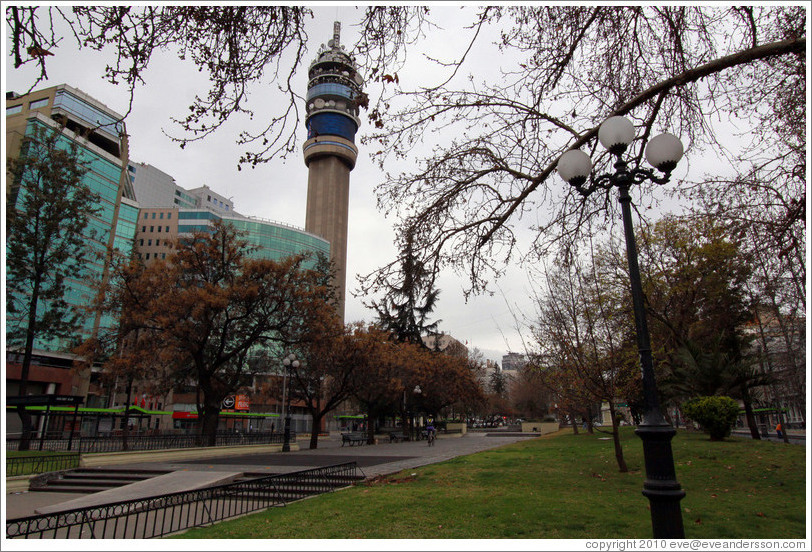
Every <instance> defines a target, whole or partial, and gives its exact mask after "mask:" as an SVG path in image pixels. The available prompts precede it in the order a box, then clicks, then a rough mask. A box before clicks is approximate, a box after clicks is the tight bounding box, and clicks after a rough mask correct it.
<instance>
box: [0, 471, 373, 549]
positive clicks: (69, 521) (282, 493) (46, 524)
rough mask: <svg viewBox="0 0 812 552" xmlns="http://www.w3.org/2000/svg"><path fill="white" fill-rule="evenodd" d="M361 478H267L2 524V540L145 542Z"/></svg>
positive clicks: (319, 474)
mask: <svg viewBox="0 0 812 552" xmlns="http://www.w3.org/2000/svg"><path fill="white" fill-rule="evenodd" d="M363 478H364V474H363V472H362V471H361V470H360V468H358V465H357V464H356V463H355V462H348V463H345V464H336V465H334V466H326V467H322V468H314V469H310V470H304V471H299V472H293V473H287V474H280V475H271V476H267V477H260V478H257V479H250V480H246V481H240V482H236V483H227V484H224V485H218V486H215V487H209V488H206V489H198V490H194V491H183V492H178V493H172V494H168V495H164V496H160V497H150V498H141V499H136V500H128V501H123V502H117V503H114V504H104V505H100V506H94V507H88V508H80V509H75V510H70V511H65V512H57V513H54V514H43V515H38V516H31V517H26V518H18V519H11V520H7V521H6V538H9V539H13V538H25V539H42V538H58V539H61V538H65V539H148V538H155V537H163V536H165V535H169V534H171V533H177V532H179V531H184V530H186V529H190V528H192V527H199V526H204V525H210V524H213V523H216V522H218V521H223V520H226V519H229V518H233V517H237V516H241V515H244V514H248V513H251V512H256V511H258V510H264V509H266V508H270V507H273V506H284V505H285V504H286V503H288V502H291V501H293V500H298V499H300V498H305V497H307V496H311V495H314V494H321V493H326V492H330V491H332V490H334V489H336V488H341V487H347V486H349V485H352V484H353V483H355V482H356V481H358V480H361V479H363Z"/></svg>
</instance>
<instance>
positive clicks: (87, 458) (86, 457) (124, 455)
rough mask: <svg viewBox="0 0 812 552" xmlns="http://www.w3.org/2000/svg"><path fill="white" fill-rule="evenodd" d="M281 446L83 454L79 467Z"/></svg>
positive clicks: (211, 455)
mask: <svg viewBox="0 0 812 552" xmlns="http://www.w3.org/2000/svg"><path fill="white" fill-rule="evenodd" d="M281 450H282V445H235V446H224V447H199V448H191V449H190V448H184V449H165V450H139V451H124V452H100V453H92V454H83V455H82V458H81V459H80V461H79V466H81V467H83V468H91V467H97V466H114V465H117V464H131V463H136V462H166V461H172V460H190V459H203V458H216V457H218V456H227V455H229V454H237V453H239V454H251V453H254V452H281ZM290 450H292V451H294V450H296V451H298V450H299V445H298V444H297V443H291V444H290Z"/></svg>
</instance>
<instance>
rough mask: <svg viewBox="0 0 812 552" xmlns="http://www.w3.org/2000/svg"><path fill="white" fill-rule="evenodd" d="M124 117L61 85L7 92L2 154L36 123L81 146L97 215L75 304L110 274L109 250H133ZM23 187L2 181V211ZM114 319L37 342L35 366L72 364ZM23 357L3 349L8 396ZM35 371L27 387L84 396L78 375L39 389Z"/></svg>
mask: <svg viewBox="0 0 812 552" xmlns="http://www.w3.org/2000/svg"><path fill="white" fill-rule="evenodd" d="M121 119H122V116H121V115H119V114H118V113H116V112H114V111H112V110H110V109H109V108H107V107H106V106H104V105H103V104H102V103H100V102H99V101H97V100H95V99H93V98H91V97H90V96H88V95H87V94H85V93H83V92H81V91H80V90H77V89H75V88H72V87H70V86H68V85H64V84H63V85H59V86H55V87H52V88H47V89H43V90H38V91H34V92H30V93H28V94H24V95H17V94H15V93H13V92H9V93H7V94H6V157H7V158H15V157H17V156H18V155H19V154H20V152H21V148H22V147H23V144H24V139H25V137H26V136H31V135H32V134H33V133H34V131H35V130H36V129H37V128H41V129H46V130H48V131H50V132H56V133H59V143H60V144H64V145H65V146H68V145H70V144H76V145H77V146H78V151H79V155H80V161H81V162H82V163H83V164H84V165H85V166H86V167H87V168H88V172H87V173H86V174H85V175H84V177H83V182H84V184H85V185H87V186H88V188H89V189H90V191H91V192H93V193H94V194H96V196H97V198H98V199H97V201H96V202H95V205H94V206H95V207H96V209H97V213H96V214H95V215H94V216H93V217H91V220H90V223H89V224H88V226H87V228H86V229H85V231H84V232H83V235H82V237H83V239H84V242H85V244H86V247H87V248H88V255H87V262H86V264H85V266H84V267H83V271H82V273H81V274H80V277H78V278H75V279H71V280H69V281H68V291H67V293H66V299H67V302H68V303H69V304H70V305H73V306H75V307H77V308H82V307H86V306H88V305H89V304H90V302H91V301H92V300H93V298H94V297H95V295H96V290H95V284H96V283H98V282H101V281H102V280H103V279H105V278H106V277H107V275H108V270H109V266H108V265H107V262H106V260H107V259H108V258H109V256H110V253H111V252H112V251H113V250H118V251H119V252H120V253H122V254H124V255H129V254H130V253H131V252H132V248H133V239H134V237H135V230H136V223H137V219H138V204H137V203H136V202H135V196H134V193H133V189H132V186H131V183H130V180H129V177H128V175H127V161H128V159H127V157H128V142H127V134H126V130H125V127H124V123H123V122H122V121H121ZM25 186H26V183H25V181H23V182H13V181H12V180H11V179H10V178H8V179H7V184H6V198H7V209H14V208H15V207H16V205H17V202H18V201H19V200H20V199H21V198H23V197H24V194H25ZM7 314H8V313H7ZM7 323H8V324H22V325H23V326H24V324H25V321H22V320H13V319H11V317H8V318H7ZM112 323H113V321H112V320H109V319H107V318H105V317H103V316H101V315H98V314H97V315H88V316H85V317H84V318H83V321H82V327H81V328H80V330H79V331H78V332H77V334H76V335H75V336H73V337H71V338H70V339H65V340H43V339H39V340H37V341H36V342H35V344H34V349H35V350H34V355H35V359H36V361H37V362H38V363H39V367H41V368H43V369H47V368H50V367H53V366H55V365H56V366H59V367H65V366H70V364H71V359H72V354H71V349H72V347H73V346H75V345H76V344H77V343H78V342H79V341H81V340H83V339H85V338H87V337H90V336H92V335H93V333H94V332H95V331H96V330H97V329H98V328H99V327H100V326H101V327H106V326H109V325H111V324H112ZM20 356H21V355H20V353H19V351H18V350H17V348H16V347H14V346H9V347H8V355H7V361H8V367H9V368H8V371H7V383H8V384H9V389H8V392H9V393H11V392H13V389H11V388H12V387H13V386H14V381H13V380H14V373H15V366H17V365H18V363H19V360H20ZM34 368H36V367H32V372H31V375H30V380H31V382H32V383H31V384H30V385H29V390H30V392H32V393H38V392H48V393H56V394H77V393H81V385H80V388H79V389H77V383H76V380H75V379H72V378H67V377H66V378H63V380H62V381H57V382H56V383H55V382H54V381H53V377H52V378H51V381H48V382H46V381H42V382H40V384H41V385H39V388H38V386H37V381H38V378H45V379H47V377H46V376H45V375H44V372H42V371H40V372H38V371H37V370H35V369H34ZM45 371H47V370H45ZM58 379H59V378H57V380H58ZM69 382H71V383H69Z"/></svg>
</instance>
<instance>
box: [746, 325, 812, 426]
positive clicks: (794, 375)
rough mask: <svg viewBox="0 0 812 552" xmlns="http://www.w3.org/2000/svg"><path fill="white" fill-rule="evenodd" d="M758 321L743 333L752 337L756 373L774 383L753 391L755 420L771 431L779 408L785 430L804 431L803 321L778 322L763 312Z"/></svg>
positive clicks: (804, 353) (804, 372)
mask: <svg viewBox="0 0 812 552" xmlns="http://www.w3.org/2000/svg"><path fill="white" fill-rule="evenodd" d="M759 318H760V320H755V321H754V322H753V323H751V324H748V325H747V326H746V327H745V328H744V331H745V333H747V334H749V335H750V336H752V337H753V341H752V343H751V351H752V353H754V355H755V358H756V359H757V362H758V367H759V370H761V371H762V372H764V373H767V374H772V376H773V377H774V378H775V379H776V383H775V384H773V385H770V386H766V387H762V388H759V389H757V390H756V391H757V394H756V400H755V404H754V409H755V414H756V418H757V421H758V423H759V424H763V425H765V426H766V427H767V429H768V430H770V431H772V429H773V428H774V427H775V425H776V424H777V423H778V415H777V409H779V408H780V409H781V411H782V414H783V420H784V424H785V425H786V426H787V427H788V428H790V429H792V428H805V427H806V366H807V364H806V363H807V361H806V318H805V317H803V316H801V317H798V318H793V317H791V316H786V315H783V316H782V317H781V318H780V319H779V318H778V317H776V316H775V315H774V314H768V313H767V312H763V313H760V314H759ZM759 322H760V323H759ZM742 418H743V417H742Z"/></svg>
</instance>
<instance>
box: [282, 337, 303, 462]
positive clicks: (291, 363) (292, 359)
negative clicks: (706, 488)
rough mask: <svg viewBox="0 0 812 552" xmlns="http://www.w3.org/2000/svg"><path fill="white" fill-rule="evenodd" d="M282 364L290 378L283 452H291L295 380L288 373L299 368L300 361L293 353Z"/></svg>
mask: <svg viewBox="0 0 812 552" xmlns="http://www.w3.org/2000/svg"><path fill="white" fill-rule="evenodd" d="M282 364H283V365H284V366H285V375H286V376H289V377H288V378H287V380H288V381H287V394H288V409H287V411H286V412H285V435H284V441H283V442H282V452H290V380H292V379H293V374H288V372H290V369H291V367H293V369H294V370H295V369H296V368H298V367H299V361H298V360H296V355H294V354H293V353H291V354H289V355H288V356H286V357H285V358H284V360H282Z"/></svg>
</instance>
